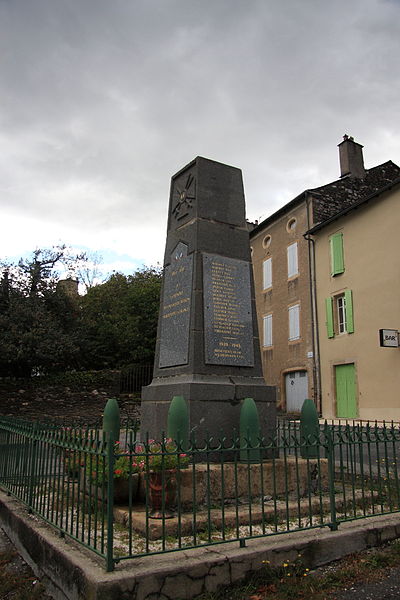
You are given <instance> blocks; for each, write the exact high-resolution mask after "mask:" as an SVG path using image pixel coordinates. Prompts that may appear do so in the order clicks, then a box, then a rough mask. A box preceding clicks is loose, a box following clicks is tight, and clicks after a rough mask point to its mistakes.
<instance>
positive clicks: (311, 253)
mask: <svg viewBox="0 0 400 600" xmlns="http://www.w3.org/2000/svg"><path fill="white" fill-rule="evenodd" d="M306 204H307V230H309V229H310V228H311V223H310V197H309V196H308V195H307V197H306ZM303 237H304V238H305V239H306V240H307V242H308V268H309V275H310V277H309V280H310V283H309V285H310V301H311V328H312V347H313V356H314V360H313V375H314V382H315V388H314V401H315V405H316V407H317V410H318V413H319V415H322V404H321V376H320V374H321V370H320V349H319V338H318V330H319V324H318V311H317V288H316V280H315V240H314V239H313V238H312V237H310V236H309V235H307V234H304V236H303Z"/></svg>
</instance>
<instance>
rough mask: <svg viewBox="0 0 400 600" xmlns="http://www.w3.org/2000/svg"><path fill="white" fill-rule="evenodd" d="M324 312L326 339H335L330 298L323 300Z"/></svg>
mask: <svg viewBox="0 0 400 600" xmlns="http://www.w3.org/2000/svg"><path fill="white" fill-rule="evenodd" d="M325 310H326V330H327V333H328V338H333V337H335V331H334V328H333V302H332V298H331V297H329V298H326V299H325Z"/></svg>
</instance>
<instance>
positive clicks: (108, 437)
mask: <svg viewBox="0 0 400 600" xmlns="http://www.w3.org/2000/svg"><path fill="white" fill-rule="evenodd" d="M120 424H121V422H120V413H119V406H118V402H117V401H116V399H115V398H110V399H109V400H108V401H107V404H106V407H105V409H104V416H103V440H105V441H106V461H107V463H106V464H107V556H106V568H107V571H113V570H114V548H113V545H114V462H115V442H118V441H119V432H120Z"/></svg>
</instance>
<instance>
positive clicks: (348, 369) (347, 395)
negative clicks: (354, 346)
mask: <svg viewBox="0 0 400 600" xmlns="http://www.w3.org/2000/svg"><path fill="white" fill-rule="evenodd" d="M335 381H336V415H337V416H338V417H339V418H341V419H356V418H357V416H358V414H357V402H356V378H355V369H354V363H349V364H347V365H337V366H336V367H335Z"/></svg>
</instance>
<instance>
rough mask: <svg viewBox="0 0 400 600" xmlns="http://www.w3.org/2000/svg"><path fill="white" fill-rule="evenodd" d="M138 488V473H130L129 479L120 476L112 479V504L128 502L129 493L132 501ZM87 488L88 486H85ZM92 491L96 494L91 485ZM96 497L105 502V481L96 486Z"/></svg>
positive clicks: (94, 488) (125, 503)
mask: <svg viewBox="0 0 400 600" xmlns="http://www.w3.org/2000/svg"><path fill="white" fill-rule="evenodd" d="M138 488H139V473H132V475H131V476H130V478H129V479H122V478H121V477H118V478H115V479H114V504H124V505H127V504H129V494H130V495H131V502H134V500H135V498H136V494H137V491H138ZM87 489H88V486H87ZM93 493H94V494H96V487H95V485H94V486H93ZM97 498H98V499H99V500H101V501H104V502H107V483H104V484H103V485H99V486H98V487H97Z"/></svg>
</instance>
